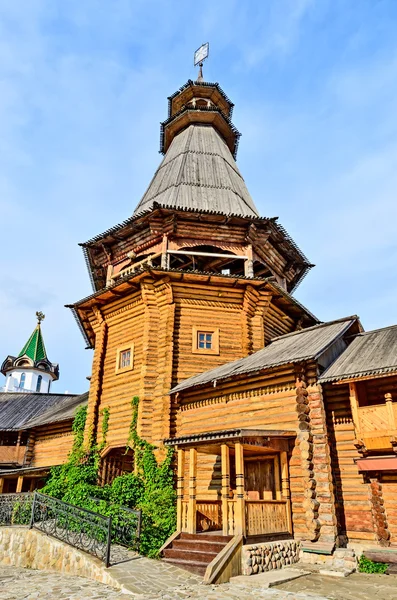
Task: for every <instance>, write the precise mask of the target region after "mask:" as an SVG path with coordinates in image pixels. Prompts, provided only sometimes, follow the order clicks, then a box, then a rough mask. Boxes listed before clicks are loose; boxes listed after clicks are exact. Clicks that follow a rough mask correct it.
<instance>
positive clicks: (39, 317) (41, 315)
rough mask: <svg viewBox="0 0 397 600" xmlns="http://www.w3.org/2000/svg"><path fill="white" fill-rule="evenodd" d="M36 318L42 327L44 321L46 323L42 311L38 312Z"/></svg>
mask: <svg viewBox="0 0 397 600" xmlns="http://www.w3.org/2000/svg"><path fill="white" fill-rule="evenodd" d="M36 317H37V322H38V324H39V325H40V323H41V322H42V321H44V319H45V314H44V313H42V312H41V310H38V311H37V312H36Z"/></svg>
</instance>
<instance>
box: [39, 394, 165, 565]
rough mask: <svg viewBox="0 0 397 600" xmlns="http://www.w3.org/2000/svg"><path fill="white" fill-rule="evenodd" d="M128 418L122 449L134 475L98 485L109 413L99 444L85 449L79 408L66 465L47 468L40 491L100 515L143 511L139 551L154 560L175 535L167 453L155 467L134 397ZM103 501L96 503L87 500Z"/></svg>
mask: <svg viewBox="0 0 397 600" xmlns="http://www.w3.org/2000/svg"><path fill="white" fill-rule="evenodd" d="M131 407H132V418H131V425H130V429H129V436H128V440H127V442H126V446H127V448H131V449H132V450H133V452H134V463H135V465H134V467H135V468H134V473H128V474H124V475H122V476H120V477H116V479H114V481H113V482H112V484H111V485H105V486H104V487H100V486H98V485H97V479H98V469H99V464H100V452H101V450H102V449H103V448H104V447H105V445H106V434H107V431H108V426H109V418H110V412H109V409H108V408H105V409H103V411H102V442H101V444H100V445H99V446H98V445H97V444H95V443H93V444H92V445H91V446H90V448H88V449H87V448H84V445H83V439H84V427H85V421H86V417H87V407H86V406H85V407H81V408H80V409H79V410H78V411H77V413H76V416H75V419H74V423H73V432H74V443H73V448H72V451H71V453H70V455H69V458H68V461H67V462H66V463H65V464H64V465H62V466H60V467H53V468H52V469H51V472H50V475H49V478H48V480H47V483H46V485H45V487H44V488H43V490H42V492H43V493H44V494H48V495H50V496H55V497H56V498H59V499H60V500H63V501H64V502H69V503H70V504H75V505H76V506H82V507H84V508H89V509H90V510H94V511H96V512H101V513H102V514H106V515H107V514H112V515H113V516H115V515H116V513H117V507H118V506H128V507H129V508H135V509H140V510H141V511H142V533H141V543H140V551H141V552H142V553H143V554H145V555H147V556H151V557H154V556H156V555H157V553H158V550H159V548H160V547H161V546H162V544H163V543H164V542H165V540H166V539H167V538H168V537H169V536H170V535H171V534H172V533H173V532H174V531H175V527H176V511H175V501H176V495H175V490H174V486H173V470H172V455H173V453H172V451H171V450H168V452H167V455H166V457H165V459H164V460H163V462H161V463H159V462H158V460H157V458H156V455H155V449H156V448H155V447H154V446H153V445H152V444H149V443H148V442H146V441H145V440H143V439H142V438H141V437H140V436H139V435H138V433H137V421H138V409H139V399H138V398H137V397H134V398H133V400H132V402H131ZM93 497H94V498H99V499H102V500H104V501H106V502H100V503H99V504H98V503H97V502H95V501H93V500H92V498H93Z"/></svg>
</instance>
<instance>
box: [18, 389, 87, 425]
mask: <svg viewBox="0 0 397 600" xmlns="http://www.w3.org/2000/svg"><path fill="white" fill-rule="evenodd" d="M87 403H88V392H85V393H84V394H80V395H79V396H66V397H65V399H64V400H62V401H61V402H59V403H58V404H56V405H55V406H51V407H50V408H49V409H48V410H46V411H45V412H43V413H41V414H40V415H39V416H36V417H35V418H34V419H31V420H30V421H28V422H27V423H26V424H25V427H24V429H30V428H31V427H40V426H41V425H47V424H48V423H59V422H60V421H68V420H69V419H74V417H75V415H76V411H77V410H78V409H79V408H80V407H81V406H85V405H86V404H87Z"/></svg>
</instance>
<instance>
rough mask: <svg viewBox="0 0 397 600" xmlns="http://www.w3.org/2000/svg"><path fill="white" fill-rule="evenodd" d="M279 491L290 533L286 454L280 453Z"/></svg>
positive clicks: (289, 494)
mask: <svg viewBox="0 0 397 600" xmlns="http://www.w3.org/2000/svg"><path fill="white" fill-rule="evenodd" d="M280 462H281V491H282V496H283V498H284V500H286V501H287V522H288V531H289V533H292V515H291V492H290V487H289V471H288V454H287V452H281V454H280Z"/></svg>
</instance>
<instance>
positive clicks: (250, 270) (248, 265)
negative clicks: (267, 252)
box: [244, 244, 254, 277]
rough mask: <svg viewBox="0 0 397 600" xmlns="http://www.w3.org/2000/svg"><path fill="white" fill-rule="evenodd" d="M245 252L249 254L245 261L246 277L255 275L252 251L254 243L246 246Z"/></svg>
mask: <svg viewBox="0 0 397 600" xmlns="http://www.w3.org/2000/svg"><path fill="white" fill-rule="evenodd" d="M245 254H246V256H248V258H247V260H245V261H244V275H245V276H246V277H253V276H254V260H253V252H252V244H249V245H248V246H246V248H245Z"/></svg>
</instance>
